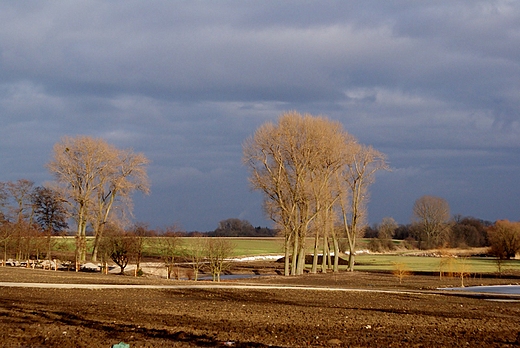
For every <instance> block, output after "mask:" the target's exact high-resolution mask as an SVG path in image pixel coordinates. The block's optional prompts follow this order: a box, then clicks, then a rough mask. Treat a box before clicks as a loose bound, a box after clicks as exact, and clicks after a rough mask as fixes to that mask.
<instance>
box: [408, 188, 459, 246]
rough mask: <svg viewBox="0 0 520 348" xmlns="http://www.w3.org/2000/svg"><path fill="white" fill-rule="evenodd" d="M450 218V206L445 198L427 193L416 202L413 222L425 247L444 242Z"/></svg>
mask: <svg viewBox="0 0 520 348" xmlns="http://www.w3.org/2000/svg"><path fill="white" fill-rule="evenodd" d="M449 219H450V206H449V204H448V202H447V201H446V200H445V199H443V198H440V197H435V196H428V195H426V196H422V197H420V198H419V199H417V200H416V201H415V203H414V206H413V217H412V222H413V223H414V225H415V228H416V230H417V233H418V235H419V240H420V242H422V243H421V244H422V245H423V246H424V247H425V248H432V247H436V246H438V245H440V244H441V243H442V242H443V237H444V236H446V234H447V233H448V232H449V223H448V222H449Z"/></svg>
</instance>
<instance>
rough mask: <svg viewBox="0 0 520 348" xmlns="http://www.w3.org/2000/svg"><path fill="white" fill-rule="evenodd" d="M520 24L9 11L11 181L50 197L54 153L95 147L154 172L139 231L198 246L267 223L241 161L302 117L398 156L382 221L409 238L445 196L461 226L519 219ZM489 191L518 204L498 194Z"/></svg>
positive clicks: (33, 7) (384, 189)
mask: <svg viewBox="0 0 520 348" xmlns="http://www.w3.org/2000/svg"><path fill="white" fill-rule="evenodd" d="M519 8H520V5H518V4H517V3H516V2H509V1H493V2H489V1H481V2H477V1H475V2H453V1H447V0H446V1H436V2H432V3H422V2H409V1H392V2H381V1H363V2H345V1H320V2H305V3H302V2H300V1H284V2H278V1H262V2H243V1H219V2H218V3H217V2H210V1H197V2H188V1H186V2H166V1H154V2H141V1H124V2H123V1H111V2H104V1H91V2H85V3H77V2H69V1H63V2H39V1H33V2H4V3H1V4H0V80H1V83H0V91H1V93H0V114H1V115H2V122H3V125H2V127H1V128H0V148H1V149H2V150H3V151H2V156H1V157H0V168H2V169H0V180H1V181H5V180H16V179H18V178H21V177H27V178H29V179H32V180H35V181H38V182H40V181H44V180H48V179H49V178H50V175H49V174H48V173H46V171H45V169H44V167H43V166H44V164H45V163H46V162H47V161H48V160H49V158H50V153H51V151H52V145H53V144H54V143H55V142H56V141H58V140H59V139H60V138H61V137H62V136H64V135H76V134H88V135H92V136H99V137H103V138H105V139H107V140H108V141H109V142H111V143H114V144H115V145H116V146H118V147H122V148H133V149H134V150H135V151H138V152H143V153H144V154H145V155H146V156H147V157H149V158H150V159H151V161H152V162H151V164H150V168H149V173H150V178H151V180H152V195H151V196H149V197H138V198H137V199H136V217H137V218H138V219H141V220H145V221H151V223H152V224H157V225H164V224H167V223H171V222H179V223H181V224H182V225H184V227H185V228H187V229H203V230H204V229H212V228H214V227H215V226H216V223H217V222H218V221H219V220H221V219H225V218H228V217H232V216H231V215H233V216H241V217H242V216H247V217H249V219H251V220H252V223H253V224H256V225H257V224H260V223H261V224H267V223H269V222H268V221H267V220H266V219H265V217H264V216H263V215H262V210H261V204H260V202H261V198H260V195H259V194H258V193H251V192H250V191H249V188H248V184H247V173H246V172H245V169H244V168H243V167H242V165H241V144H242V142H243V141H244V139H245V138H247V137H248V136H249V135H251V134H252V133H253V132H254V130H255V129H256V128H257V127H258V126H259V125H260V124H262V123H263V122H265V121H268V120H274V119H276V117H277V116H278V115H279V114H280V113H281V112H283V111H286V110H297V111H300V112H309V113H312V114H323V115H326V116H329V117H330V118H332V119H335V120H339V121H341V122H342V123H343V125H344V126H345V129H347V130H348V131H349V132H350V133H352V134H354V135H355V136H356V137H358V138H359V140H360V141H361V142H363V143H367V144H372V145H374V146H375V147H376V148H378V149H379V150H382V151H384V152H385V153H386V154H387V155H388V159H389V161H390V164H391V165H392V167H393V169H394V171H393V172H392V173H384V174H382V175H380V176H378V182H377V183H376V185H375V186H374V189H373V194H372V201H371V211H370V216H371V218H370V219H371V221H374V222H375V221H378V220H380V219H381V218H382V217H383V216H387V215H394V216H396V217H398V220H399V221H400V222H407V221H408V218H409V212H410V209H411V205H412V204H413V201H414V200H415V199H416V198H418V197H419V196H420V195H421V194H426V193H428V194H437V195H444V196H446V198H448V200H449V201H450V203H452V204H453V205H454V206H453V210H454V213H455V212H463V213H465V214H473V215H477V216H478V215H481V216H482V217H485V218H490V219H494V218H502V217H509V218H511V219H513V218H515V215H514V212H513V209H512V208H511V206H512V205H513V204H511V202H512V201H514V199H515V198H514V196H513V193H515V192H516V193H518V190H519V188H518V185H517V184H515V182H514V179H512V178H514V177H518V175H519V174H520V168H519V165H518V161H517V158H518V155H519V153H518V152H519V148H520V146H519V145H520V144H519V139H520V115H519V111H518V107H517V106H518V103H519V101H520V100H519V98H520V95H519V93H518V91H519V90H520V86H519V82H518V81H520V78H519V77H520V70H519V68H518V67H519V61H520V51H519V50H520V48H519V47H520V42H519V38H520V35H518V33H519V32H520V30H519V29H520V28H519V26H520V11H519ZM497 173H499V174H497ZM493 175H501V182H502V183H504V185H506V184H507V185H510V186H511V188H510V189H508V190H504V189H503V187H501V186H500V184H496V183H495V184H491V182H492V180H491V178H492V177H493ZM493 192H496V193H497V194H496V197H493ZM489 202H493V203H492V204H490V203H489ZM473 211H474V213H473ZM501 212H502V213H501ZM227 215H230V216H227Z"/></svg>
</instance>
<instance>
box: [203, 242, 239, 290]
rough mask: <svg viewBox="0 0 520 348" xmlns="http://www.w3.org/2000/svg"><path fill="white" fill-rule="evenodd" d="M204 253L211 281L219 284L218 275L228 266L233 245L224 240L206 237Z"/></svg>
mask: <svg viewBox="0 0 520 348" xmlns="http://www.w3.org/2000/svg"><path fill="white" fill-rule="evenodd" d="M205 251H206V258H207V261H208V266H209V269H210V271H211V275H212V276H213V281H217V282H220V275H221V274H222V272H224V271H225V270H226V269H227V268H228V267H229V265H230V261H229V258H230V257H231V256H232V253H233V244H232V243H231V241H230V240H228V239H225V238H218V237H214V238H213V237H208V238H206V247H205Z"/></svg>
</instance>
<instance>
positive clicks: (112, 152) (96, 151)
mask: <svg viewBox="0 0 520 348" xmlns="http://www.w3.org/2000/svg"><path fill="white" fill-rule="evenodd" d="M147 163H148V161H147V160H146V158H145V157H144V156H143V155H141V154H134V153H133V152H132V151H130V150H118V149H117V148H115V147H114V146H112V145H110V144H108V143H107V142H106V141H104V140H103V139H96V138H92V137H88V136H78V137H75V138H73V137H64V138H63V139H62V140H61V141H60V142H59V143H56V144H55V145H54V156H53V159H52V160H51V161H50V162H49V163H48V164H47V167H48V168H49V170H50V171H51V172H52V173H53V174H54V175H55V177H56V179H57V181H58V183H60V184H61V185H62V186H63V188H64V192H66V194H67V196H68V201H69V203H70V207H71V210H72V214H71V215H72V216H73V217H74V218H75V220H76V223H77V232H76V238H77V246H76V250H77V261H78V262H82V261H85V259H86V251H87V248H86V229H87V224H88V222H89V221H90V222H91V224H92V227H93V230H94V231H95V234H97V233H99V237H101V234H102V229H103V226H104V225H105V224H106V223H107V220H108V218H109V216H110V212H111V210H112V209H113V204H114V202H116V201H117V199H118V198H121V202H123V201H125V203H127V204H128V203H130V202H131V198H130V194H131V193H132V192H133V191H135V190H141V191H143V192H148V180H147V177H146V170H145V166H146V164H147ZM98 246H99V238H98V239H97V240H96V242H95V248H94V250H95V254H93V258H94V259H96V257H97V248H98Z"/></svg>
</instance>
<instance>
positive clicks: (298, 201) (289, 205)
mask: <svg viewBox="0 0 520 348" xmlns="http://www.w3.org/2000/svg"><path fill="white" fill-rule="evenodd" d="M352 142H353V138H352V137H351V136H350V135H348V134H347V133H346V132H344V131H343V130H342V127H341V125H340V124H339V123H338V122H332V121H330V120H328V119H326V118H324V117H313V116H311V115H303V116H302V115H300V114H299V113H297V112H288V113H285V114H282V115H281V116H280V118H279V120H278V123H277V124H276V125H275V124H273V123H266V124H264V125H263V126H261V127H260V128H259V129H258V130H257V131H256V132H255V134H254V136H252V137H250V138H249V139H247V140H246V142H245V143H244V157H243V159H244V163H245V164H246V166H247V167H248V168H249V170H250V172H251V177H250V182H251V185H252V187H253V188H254V189H257V190H260V191H262V192H263V193H264V197H265V200H264V208H265V210H266V212H267V214H268V215H269V217H270V218H271V219H272V220H273V221H274V222H275V223H276V225H277V226H278V227H279V228H280V229H281V231H282V234H283V236H284V239H285V275H289V274H293V275H294V274H301V273H303V269H304V267H305V250H306V236H307V235H308V233H309V231H310V230H311V227H312V226H311V225H312V223H313V221H314V220H315V218H316V217H317V215H318V214H319V213H321V212H323V211H325V210H327V209H328V210H330V209H331V208H330V207H331V202H333V201H334V198H333V197H334V194H331V192H330V189H331V187H332V186H331V180H332V177H333V174H334V173H335V172H336V171H338V170H339V169H340V168H341V167H342V166H343V165H344V164H345V162H344V161H345V159H346V158H348V156H346V155H345V154H346V153H347V152H348V147H349V144H350V143H352ZM312 230H313V231H314V233H319V229H317V228H314V229H312ZM318 239H319V237H318ZM315 243H316V238H315Z"/></svg>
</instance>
